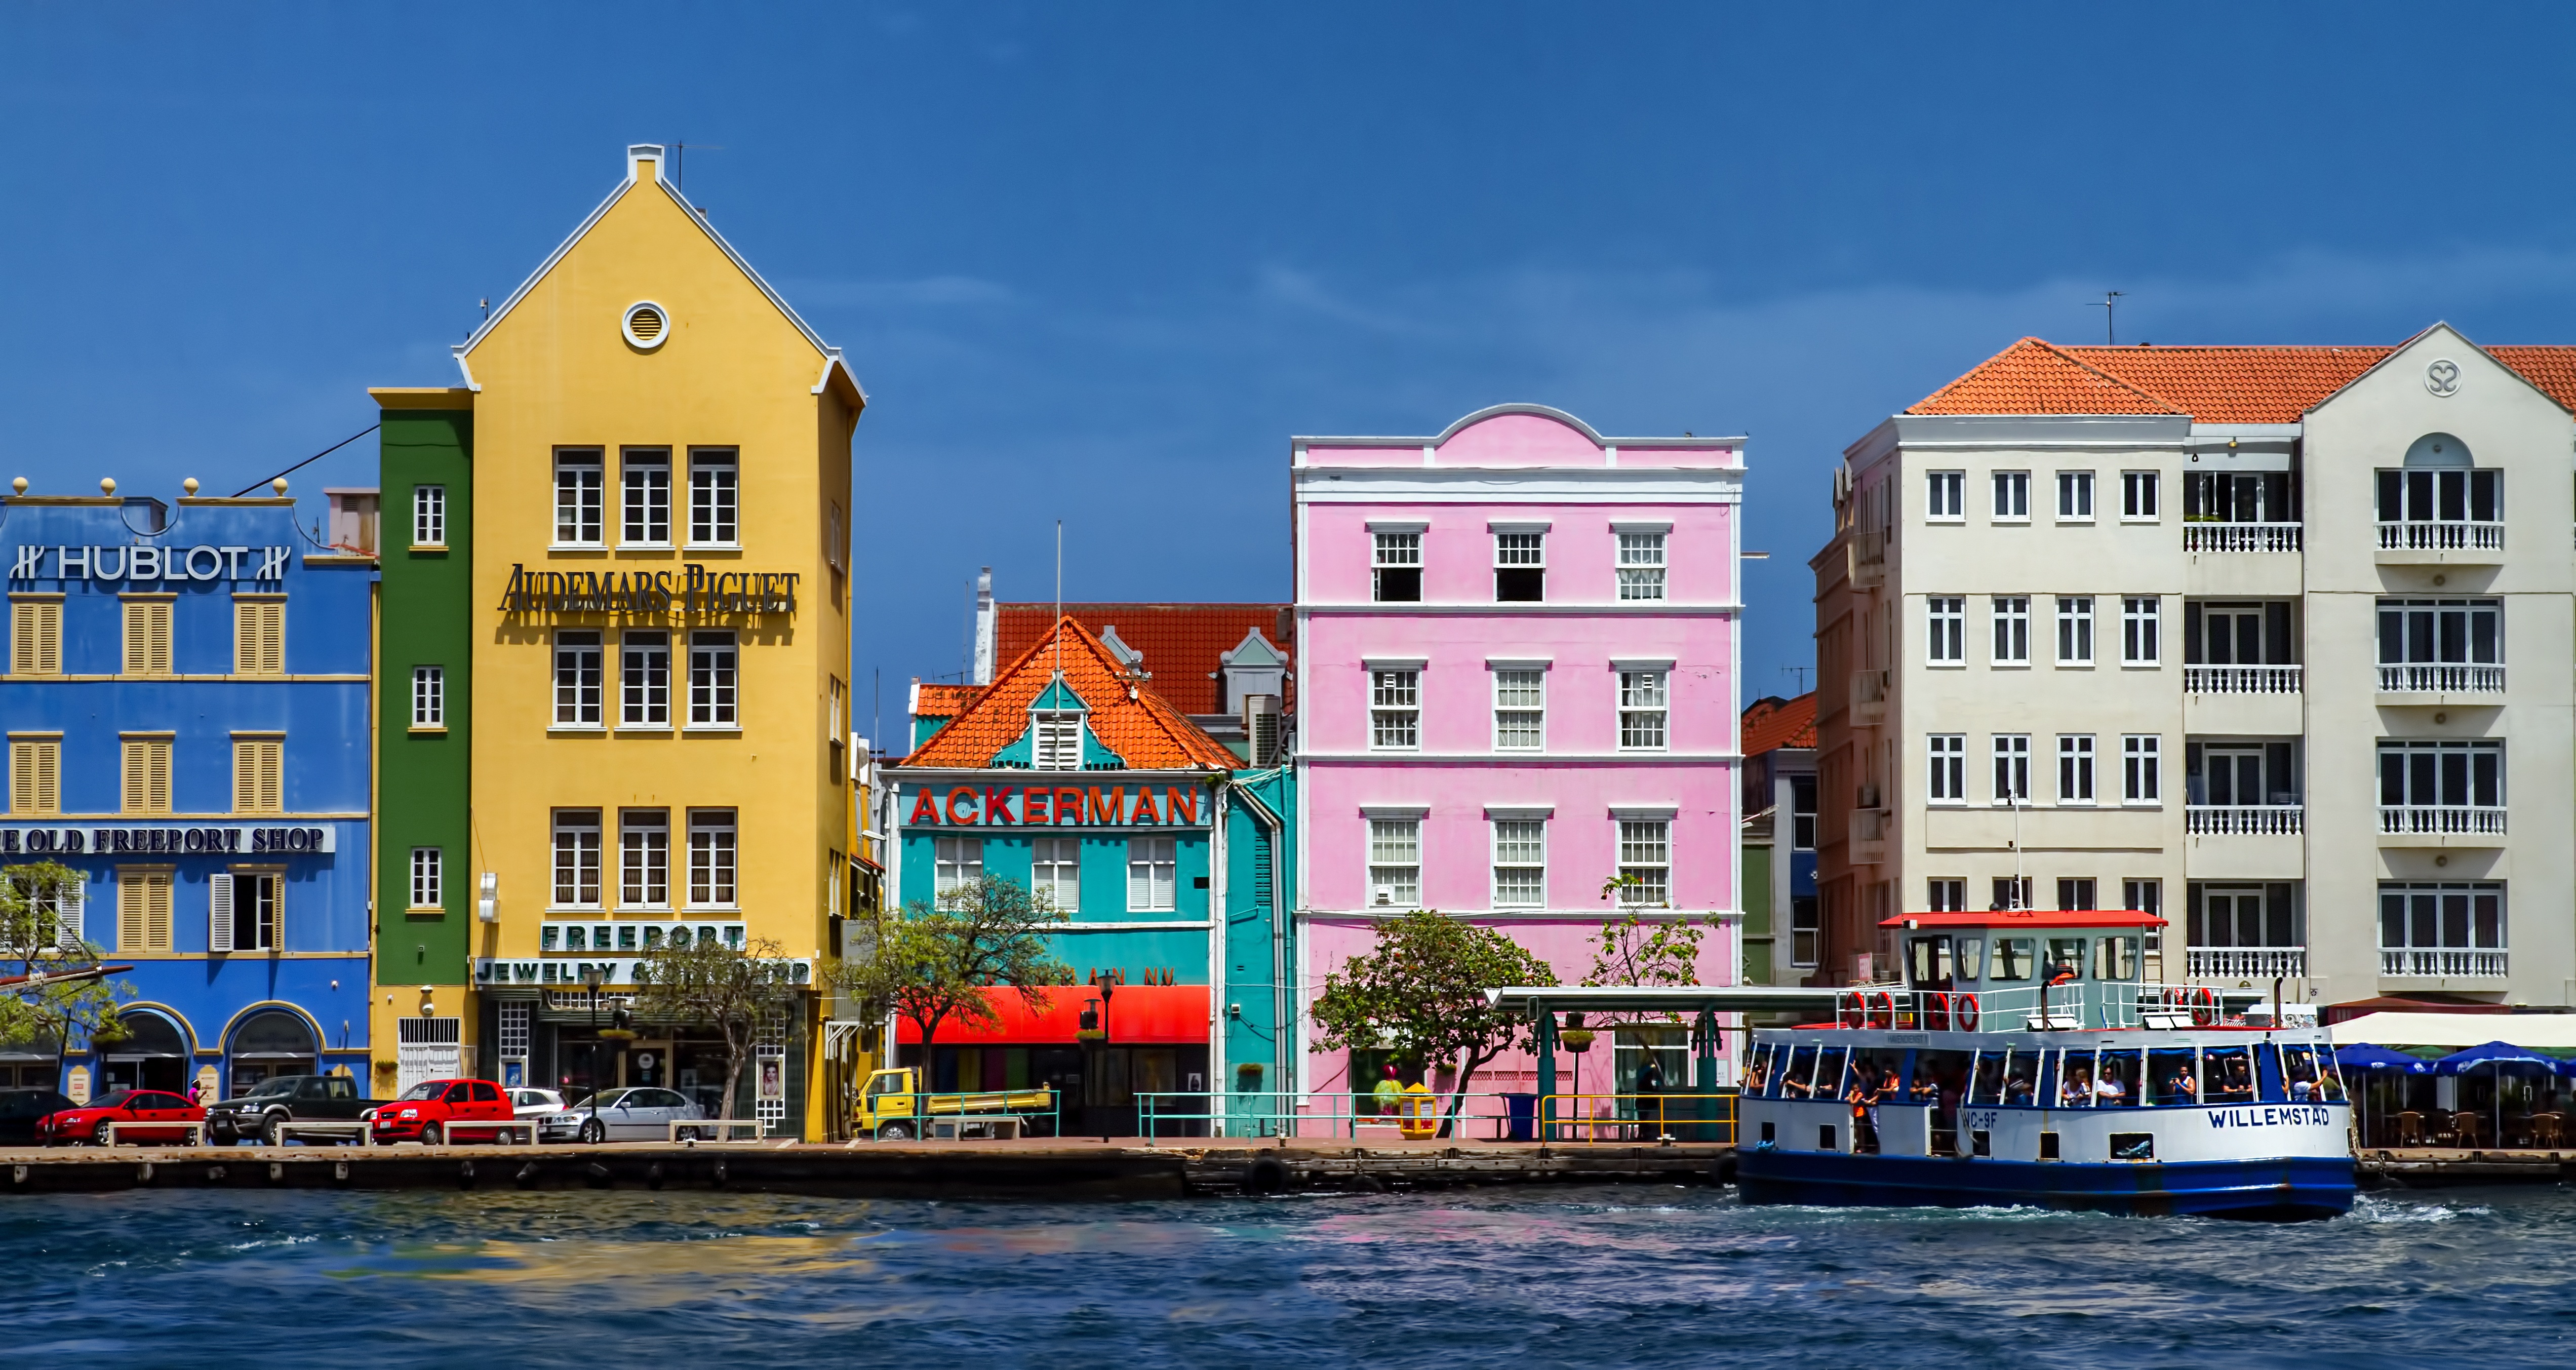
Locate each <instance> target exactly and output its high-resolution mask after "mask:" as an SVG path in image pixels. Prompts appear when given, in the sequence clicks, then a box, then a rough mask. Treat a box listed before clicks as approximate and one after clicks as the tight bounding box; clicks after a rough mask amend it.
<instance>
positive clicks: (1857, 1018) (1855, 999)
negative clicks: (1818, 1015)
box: [1834, 992, 1869, 1028]
mask: <svg viewBox="0 0 2576 1370" xmlns="http://www.w3.org/2000/svg"><path fill="white" fill-rule="evenodd" d="M1868 999H1869V996H1868V995H1866V994H1862V993H1858V992H1855V993H1853V994H1852V995H1851V996H1850V998H1849V999H1847V1000H1845V1001H1844V1002H1843V1003H1842V1004H1840V1005H1839V1006H1837V1007H1836V1008H1835V1010H1834V1019H1835V1021H1837V1022H1839V1023H1841V1024H1842V1025H1843V1026H1844V1027H1847V1028H1856V1027H1866V1026H1868V1025H1869V1008H1868V1004H1867V1001H1868Z"/></svg>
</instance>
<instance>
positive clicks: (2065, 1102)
mask: <svg viewBox="0 0 2576 1370" xmlns="http://www.w3.org/2000/svg"><path fill="white" fill-rule="evenodd" d="M2057 1103H2058V1106H2059V1107H2060V1108H2091V1107H2092V1106H2093V1051H2092V1048H2090V1047H2086V1048H2084V1049H2082V1050H2076V1051H2061V1052H2059V1053H2057Z"/></svg>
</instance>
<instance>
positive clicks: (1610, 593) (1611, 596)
mask: <svg viewBox="0 0 2576 1370" xmlns="http://www.w3.org/2000/svg"><path fill="white" fill-rule="evenodd" d="M1735 514H1736V511H1735V507H1734V506H1732V505H1672V504H1653V503H1644V502H1638V503H1628V502H1621V503H1616V504H1613V503H1599V504H1586V503H1576V502H1572V501H1568V502H1566V503H1562V504H1558V503H1550V504H1540V505H1530V504H1446V503H1443V504H1430V503H1407V502H1403V501H1398V500H1387V501H1384V502H1380V503H1370V504H1311V505H1308V506H1307V507H1306V517H1305V519H1304V520H1303V524H1304V526H1303V527H1301V528H1300V529H1299V533H1300V535H1301V536H1300V543H1301V545H1300V548H1299V550H1300V554H1301V561H1300V566H1299V569H1300V571H1301V572H1302V573H1303V575H1304V579H1305V583H1304V585H1303V586H1302V587H1301V588H1300V593H1301V594H1302V595H1303V596H1304V597H1305V599H1306V600H1307V601H1308V602H1310V603H1314V604H1364V603H1367V602H1368V601H1369V600H1370V598H1371V597H1372V595H1373V594H1374V590H1373V588H1372V587H1373V585H1374V584H1375V581H1374V578H1373V575H1372V572H1371V561H1370V558H1371V557H1372V556H1373V555H1374V554H1375V550H1376V543H1375V541H1374V540H1373V537H1372V534H1371V532H1370V530H1369V526H1368V525H1369V524H1370V523H1372V522H1376V523H1388V522H1401V523H1428V524H1429V525H1430V527H1429V528H1428V529H1426V530H1424V532H1423V534H1422V598H1423V601H1424V602H1425V603H1427V604H1491V603H1493V601H1494V534H1493V530H1492V527H1491V525H1493V524H1496V523H1507V524H1514V525H1526V524H1530V523H1540V522H1543V523H1547V524H1548V525H1549V527H1548V529H1547V599H1548V602H1549V603H1551V604H1599V605H1603V606H1605V607H1608V608H1612V609H1615V610H1617V611H1618V612H1620V613H1622V614H1641V613H1642V614H1651V613H1652V612H1653V611H1652V610H1651V609H1650V608H1648V607H1646V606H1645V605H1641V604H1640V603H1638V602H1637V601H1634V600H1631V601H1625V602H1622V601H1621V600H1620V599H1619V578H1618V575H1617V572H1616V569H1615V568H1616V567H1617V565H1618V562H1617V557H1618V552H1619V538H1618V536H1617V534H1616V533H1615V532H1614V531H1613V530H1612V529H1611V525H1612V524H1614V523H1625V524H1638V523H1644V524H1655V523H1669V524H1671V525H1672V530H1671V531H1670V532H1669V533H1667V534H1665V536H1664V560H1665V562H1666V563H1667V566H1668V569H1667V570H1666V571H1665V573H1664V580H1665V590H1664V594H1665V598H1666V602H1667V605H1668V606H1680V605H1711V604H1725V603H1729V602H1731V601H1732V600H1733V599H1734V598H1735V533H1734V526H1735Z"/></svg>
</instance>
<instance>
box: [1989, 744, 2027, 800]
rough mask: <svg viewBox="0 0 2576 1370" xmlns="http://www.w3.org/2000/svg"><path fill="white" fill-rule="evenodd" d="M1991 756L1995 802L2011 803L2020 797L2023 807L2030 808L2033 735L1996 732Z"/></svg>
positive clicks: (1991, 745) (1990, 747)
mask: <svg viewBox="0 0 2576 1370" xmlns="http://www.w3.org/2000/svg"><path fill="white" fill-rule="evenodd" d="M1987 755H1989V756H1991V757H1993V758H1994V763H1995V764H1994V787H1995V798H1994V802H1995V803H1997V804H2001V805H2009V804H2011V803H2012V802H2013V801H2014V800H2015V799H2019V800H2020V801H2021V804H2022V807H2024V808H2028V807H2030V734H2028V733H1995V734H1993V735H1992V737H1991V739H1990V740H1989V741H1988V743H1987ZM2016 791H2018V793H2016Z"/></svg>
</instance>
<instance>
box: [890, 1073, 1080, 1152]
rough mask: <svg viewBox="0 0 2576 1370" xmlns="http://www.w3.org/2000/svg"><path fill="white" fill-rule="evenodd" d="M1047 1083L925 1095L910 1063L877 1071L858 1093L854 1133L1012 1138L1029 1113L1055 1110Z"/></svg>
mask: <svg viewBox="0 0 2576 1370" xmlns="http://www.w3.org/2000/svg"><path fill="white" fill-rule="evenodd" d="M1055 1111H1056V1101H1055V1090H1054V1089H1053V1088H1051V1087H1043V1086H1042V1087H1040V1088H1037V1089H1019V1090H994V1091H990V1092H986V1093H979V1094H927V1093H924V1092H922V1089H921V1072H920V1071H919V1070H917V1069H914V1068H913V1067H910V1066H904V1067H900V1068H897V1069H893V1070H880V1071H876V1072H873V1073H871V1074H870V1075H869V1076H868V1087H867V1088H866V1089H864V1090H862V1091H860V1093H859V1109H858V1116H857V1117H856V1118H855V1119H854V1120H853V1123H854V1125H855V1127H856V1130H857V1132H858V1135H860V1136H862V1137H874V1138H876V1139H877V1140H878V1141H881V1142H908V1141H913V1140H916V1139H919V1138H924V1137H928V1138H936V1139H941V1140H949V1139H964V1138H968V1137H986V1138H993V1137H1017V1136H1019V1135H1020V1131H1021V1129H1022V1127H1023V1126H1025V1124H1026V1122H1027V1115H1029V1114H1032V1113H1045V1114H1050V1115H1052V1114H1054V1113H1055Z"/></svg>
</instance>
